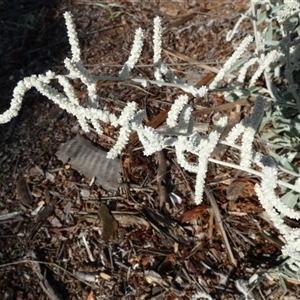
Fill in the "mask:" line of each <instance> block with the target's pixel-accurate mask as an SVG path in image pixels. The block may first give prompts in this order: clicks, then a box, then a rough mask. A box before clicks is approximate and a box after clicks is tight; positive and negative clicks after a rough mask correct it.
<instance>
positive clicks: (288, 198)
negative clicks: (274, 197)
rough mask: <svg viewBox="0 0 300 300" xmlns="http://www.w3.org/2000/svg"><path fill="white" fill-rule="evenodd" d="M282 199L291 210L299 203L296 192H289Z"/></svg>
mask: <svg viewBox="0 0 300 300" xmlns="http://www.w3.org/2000/svg"><path fill="white" fill-rule="evenodd" d="M280 199H281V201H282V202H283V203H284V204H285V205H287V206H288V207H289V208H294V206H295V205H296V204H297V202H298V199H299V194H297V193H295V192H294V191H289V192H287V193H286V194H284V195H283V196H282V197H281V198H280Z"/></svg>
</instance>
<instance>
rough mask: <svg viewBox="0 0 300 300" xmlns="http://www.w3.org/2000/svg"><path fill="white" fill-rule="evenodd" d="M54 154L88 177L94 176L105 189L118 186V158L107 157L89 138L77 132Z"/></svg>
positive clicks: (119, 164)
mask: <svg viewBox="0 0 300 300" xmlns="http://www.w3.org/2000/svg"><path fill="white" fill-rule="evenodd" d="M55 154H56V156H57V157H58V159H60V160H61V161H62V162H63V163H69V164H70V165H71V167H72V168H73V169H75V170H77V171H78V172H80V173H82V174H83V175H84V176H86V177H88V178H90V179H91V178H93V177H95V178H96V184H98V185H101V186H102V187H104V188H105V189H108V190H114V191H116V190H117V189H118V187H119V183H118V179H119V177H120V174H121V172H122V171H121V162H120V160H119V159H107V158H106V155H107V152H105V151H103V150H101V149H100V148H98V147H96V146H95V145H94V144H93V143H92V142H91V141H90V140H89V139H87V138H86V137H84V136H83V135H80V134H78V135H77V136H76V137H75V138H73V139H72V140H69V141H68V142H66V143H65V144H64V145H63V146H62V147H61V148H60V149H59V151H57V152H56V153H55Z"/></svg>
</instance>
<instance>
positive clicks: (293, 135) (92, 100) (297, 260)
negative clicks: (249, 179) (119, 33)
mask: <svg viewBox="0 0 300 300" xmlns="http://www.w3.org/2000/svg"><path fill="white" fill-rule="evenodd" d="M263 6H264V7H265V8H266V9H265V11H262V9H261V8H262V7H263ZM299 11H300V8H299V3H298V2H297V1H291V0H290V1H284V3H283V4H280V3H279V1H273V2H272V3H271V2H269V1H251V7H250V9H249V11H248V12H247V13H246V14H244V15H243V16H242V17H241V19H240V21H239V22H238V23H237V26H235V28H234V30H233V31H232V32H230V33H229V34H228V40H230V39H231V38H233V36H234V33H235V32H236V31H237V30H238V25H239V24H240V23H241V22H242V20H243V19H244V18H246V17H248V18H249V17H251V18H252V19H253V27H254V37H252V36H250V35H249V36H246V37H245V38H244V40H243V41H242V42H241V44H240V45H239V47H238V48H237V49H236V51H235V52H234V54H233V55H232V56H231V57H230V58H229V59H228V60H227V62H226V63H225V65H224V66H223V68H222V69H221V70H220V71H219V73H218V74H217V76H216V77H215V78H214V80H213V82H212V83H211V84H210V85H209V86H202V87H200V88H196V87H195V86H193V85H189V84H187V83H185V82H183V81H182V80H181V79H180V78H178V77H177V76H176V75H175V74H174V73H173V72H172V71H171V70H170V69H169V68H167V66H166V65H165V64H164V63H163V61H162V58H161V51H162V38H161V36H162V26H161V19H160V18H159V17H156V18H155V19H154V35H153V49H154V54H153V65H154V72H153V74H154V78H153V79H151V80H149V79H144V78H132V77H131V76H130V72H131V70H132V69H133V68H134V67H135V65H136V64H137V62H138V60H139V58H140V55H141V51H142V47H143V40H144V32H143V30H142V29H141V28H139V29H137V30H136V33H135V37H134V42H133V46H132V49H131V52H130V55H129V58H128V60H127V61H126V62H125V63H124V65H123V68H122V69H121V70H120V72H119V74H118V76H116V77H111V76H94V75H92V74H90V73H89V72H88V70H87V69H86V68H85V67H84V66H83V65H82V63H81V60H80V55H81V54H80V47H79V43H78V38H77V34H76V30H75V25H74V22H73V18H72V15H71V14H70V13H69V12H66V13H65V14H64V17H65V21H66V25H67V32H68V37H69V42H70V45H71V53H72V57H71V58H66V59H65V61H64V64H65V67H66V69H67V70H68V72H69V73H68V74H66V75H59V74H56V73H54V72H52V71H48V72H47V73H46V74H44V75H42V74H40V75H32V76H30V77H26V78H24V79H23V80H21V81H20V82H19V83H18V84H17V86H16V87H15V89H14V92H13V98H12V101H11V106H10V108H9V109H8V110H7V111H5V112H4V113H3V114H2V115H0V123H6V122H8V121H10V120H11V119H12V118H13V117H15V116H17V115H18V113H19V111H20V109H21V104H22V100H23V97H24V94H25V93H26V92H27V91H28V90H29V89H31V88H33V87H34V88H36V89H37V90H38V91H39V92H40V93H41V94H42V95H44V96H46V97H47V98H49V99H50V100H52V101H53V102H54V103H56V104H58V105H59V106H60V107H61V108H62V109H64V110H66V111H67V112H68V113H70V114H72V115H74V116H76V117H77V119H78V122H79V124H80V126H81V128H82V129H83V130H84V131H86V132H88V131H89V130H90V128H91V126H92V127H93V128H94V129H95V131H96V132H97V133H98V134H102V132H103V128H102V127H101V123H102V124H103V123H110V124H111V125H112V126H115V127H117V128H119V138H118V140H117V142H116V143H115V145H114V146H113V147H112V148H111V149H110V151H109V152H108V155H107V157H108V159H113V158H115V157H117V156H118V155H120V154H121V152H122V150H123V149H124V147H125V146H126V144H127V143H128V141H129V137H130V134H131V133H133V132H136V133H137V135H138V137H139V140H140V142H141V143H142V145H143V147H144V154H145V155H151V154H153V153H155V152H157V151H160V150H162V149H165V148H167V147H174V149H175V153H176V158H177V161H178V163H179V165H180V166H181V167H182V168H184V169H185V170H187V171H189V172H192V173H195V174H196V183H195V199H194V200H195V203H196V204H200V203H201V201H202V198H203V191H204V185H205V177H206V172H207V165H208V162H213V163H216V164H220V165H225V166H228V167H231V168H235V169H240V170H244V171H247V172H249V173H250V174H254V175H256V176H259V177H260V178H261V183H259V184H257V185H256V187H255V191H256V193H257V196H258V199H259V200H260V202H261V204H262V206H263V208H264V209H265V211H266V212H267V214H268V215H269V218H270V219H271V220H272V221H273V223H274V225H275V226H276V227H277V228H278V229H279V231H280V233H281V234H282V235H283V237H284V238H285V240H286V244H285V246H284V247H283V248H282V254H283V255H284V256H285V257H288V260H287V266H288V268H289V269H290V270H291V271H292V274H294V276H295V278H297V279H300V248H299V242H300V229H298V228H294V229H292V228H290V227H289V226H288V225H286V224H285V222H284V220H283V218H284V217H285V216H287V217H289V218H292V219H296V220H298V219H300V212H299V211H298V210H297V203H298V202H297V201H298V197H299V193H300V178H299V171H298V170H297V169H296V167H295V166H294V165H293V162H294V161H295V160H296V159H297V158H298V153H297V152H298V149H299V141H300V134H299V129H300V120H299V112H300V98H299V95H298V94H299V93H298V90H299V87H298V85H297V84H296V81H297V78H298V77H299V75H298V73H297V72H298V70H299V67H300V63H299V58H300V53H299V42H300V38H299V37H296V38H294V39H293V38H292V35H293V34H294V33H295V32H298V31H299V26H298V23H299ZM275 19H276V20H277V22H278V24H279V25H278V27H276V28H274V27H273V25H272V24H273V22H272V20H275ZM264 21H268V24H269V25H268V26H267V27H266V28H265V30H264V31H263V32H259V31H258V29H257V25H258V24H260V23H262V22H264ZM279 33H280V34H281V37H282V38H281V39H280V40H279V41H277V40H273V38H274V36H275V35H276V34H279ZM253 41H254V43H255V52H254V53H253V55H252V56H249V57H243V54H244V53H245V51H246V50H247V49H248V47H249V45H250V44H251V43H253ZM254 64H257V66H258V67H257V69H256V71H255V72H254V74H252V77H251V79H250V81H249V85H248V86H247V85H246V84H245V78H246V75H247V73H248V71H249V68H250V67H251V66H253V65H254ZM280 67H281V69H280ZM237 69H238V70H239V75H238V77H237V80H236V81H229V82H227V85H228V88H227V89H226V97H227V100H229V101H232V100H236V99H238V98H239V97H244V96H245V95H247V96H250V95H251V96H255V97H256V101H255V104H254V108H253V112H252V115H251V116H250V117H248V118H246V119H244V120H242V121H241V122H240V123H238V124H237V125H236V126H235V127H234V128H233V129H232V130H231V131H230V132H229V134H228V136H227V138H226V140H224V141H221V140H220V136H221V134H222V131H223V129H224V127H225V126H226V124H227V119H226V118H220V120H219V121H218V122H217V124H216V127H215V129H214V130H213V131H212V132H210V134H208V135H207V136H203V135H200V134H199V133H197V132H196V131H195V130H194V116H193V114H192V107H190V106H189V105H188V96H187V95H181V96H179V97H178V98H177V99H175V100H174V104H173V105H172V107H171V109H170V111H169V113H168V117H167V120H166V126H167V127H166V128H167V129H166V130H165V131H163V132H161V131H158V130H156V129H154V128H152V127H149V126H146V125H145V124H144V123H143V117H144V115H145V111H144V110H142V109H139V107H138V105H137V103H135V102H130V103H127V105H126V106H125V107H124V109H123V110H122V112H121V114H120V115H115V114H112V113H111V112H109V111H108V110H105V109H101V108H99V107H98V94H97V82H98V81H99V80H110V81H126V82H133V83H136V84H141V85H142V86H144V87H145V86H147V85H156V86H158V87H162V86H168V87H176V88H179V89H181V90H182V91H183V92H185V93H190V94H192V95H193V96H194V97H203V96H205V95H207V94H209V93H210V92H212V91H216V90H217V89H218V84H219V83H220V81H221V80H223V79H224V78H225V75H226V74H228V73H231V72H233V71H234V70H237ZM282 69H284V75H285V78H287V82H288V83H287V84H286V85H285V86H284V87H283V88H282V89H281V90H280V89H279V88H277V87H276V86H275V85H274V84H273V82H272V80H273V78H275V77H276V76H277V77H278V76H283V75H282V74H281V73H280V72H282ZM261 75H264V78H265V80H266V88H260V89H259V88H257V87H255V82H256V80H257V78H258V77H259V76H261ZM75 78H79V79H81V81H82V82H83V83H84V84H85V85H86V86H87V91H88V98H89V104H88V106H87V107H84V106H82V105H80V103H79V100H78V98H77V97H76V93H75V90H74V87H73V85H72V84H71V81H70V80H71V79H75ZM53 80H57V81H58V83H59V84H60V85H61V86H62V89H63V92H60V91H58V90H56V89H55V88H54V87H53V85H51V83H52V82H53ZM228 90H229V91H230V92H228ZM221 91H222V90H221ZM222 92H224V93H225V91H222ZM262 95H264V96H262ZM265 106H267V110H266V112H264V108H265ZM270 121H272V122H273V123H272V125H273V129H272V133H271V134H270V132H268V133H267V134H264V135H262V139H264V140H267V141H268V142H269V144H270V146H271V148H272V149H273V150H274V151H273V152H272V157H271V156H265V155H262V154H260V153H258V152H255V151H254V150H253V149H252V144H253V141H254V137H255V134H256V133H257V132H259V131H260V130H261V129H262V128H263V126H264V125H265V124H267V123H268V122H270ZM273 133H274V135H272V134H273ZM275 135H276V139H275V140H272V139H271V138H273V136H275ZM241 136H242V139H241V144H238V143H237V140H238V138H239V137H241ZM218 143H223V144H226V145H228V146H231V147H234V148H236V149H238V150H239V151H240V157H241V159H240V164H238V165H237V164H231V163H227V162H224V161H222V160H217V159H213V158H211V157H210V156H211V153H212V152H213V150H214V149H215V147H216V145H217V144H218ZM277 150H280V151H281V152H278V151H277ZM186 152H190V153H193V154H194V155H195V156H197V157H198V163H194V164H191V163H190V162H188V161H187V159H186V156H185V153H186ZM257 166H259V167H260V168H261V171H260V172H259V171H257V169H258V168H257ZM282 171H285V172H287V173H288V174H289V180H287V181H283V180H279V178H278V172H282ZM278 186H280V187H282V193H283V196H282V197H281V198H280V196H278V195H277V194H276V193H275V189H276V188H277V187H278Z"/></svg>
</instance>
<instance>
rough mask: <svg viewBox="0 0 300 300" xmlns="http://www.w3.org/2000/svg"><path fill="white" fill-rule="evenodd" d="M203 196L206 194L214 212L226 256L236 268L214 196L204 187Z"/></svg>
mask: <svg viewBox="0 0 300 300" xmlns="http://www.w3.org/2000/svg"><path fill="white" fill-rule="evenodd" d="M205 194H206V196H207V198H208V200H209V202H210V205H211V206H212V209H213V212H214V215H215V220H216V223H217V225H218V226H219V228H220V231H221V235H222V237H223V241H224V244H225V248H226V251H227V254H228V258H229V261H230V263H231V264H233V265H234V266H237V261H236V259H235V258H234V256H233V253H232V250H231V247H230V244H229V241H228V238H227V235H226V232H225V229H224V226H223V223H222V218H221V214H220V211H219V207H218V205H217V203H216V200H215V198H214V196H213V195H212V192H211V191H210V190H209V189H208V187H207V186H206V187H205Z"/></svg>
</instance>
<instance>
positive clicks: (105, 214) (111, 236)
mask: <svg viewBox="0 0 300 300" xmlns="http://www.w3.org/2000/svg"><path fill="white" fill-rule="evenodd" d="M98 215H99V218H100V220H101V224H102V235H101V237H102V239H103V240H104V242H105V243H107V242H110V241H113V240H115V239H116V238H117V237H118V228H119V223H118V222H117V221H116V220H115V218H114V217H113V215H112V214H111V212H110V211H109V209H108V207H107V206H106V205H104V204H102V205H101V206H100V207H99V210H98Z"/></svg>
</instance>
